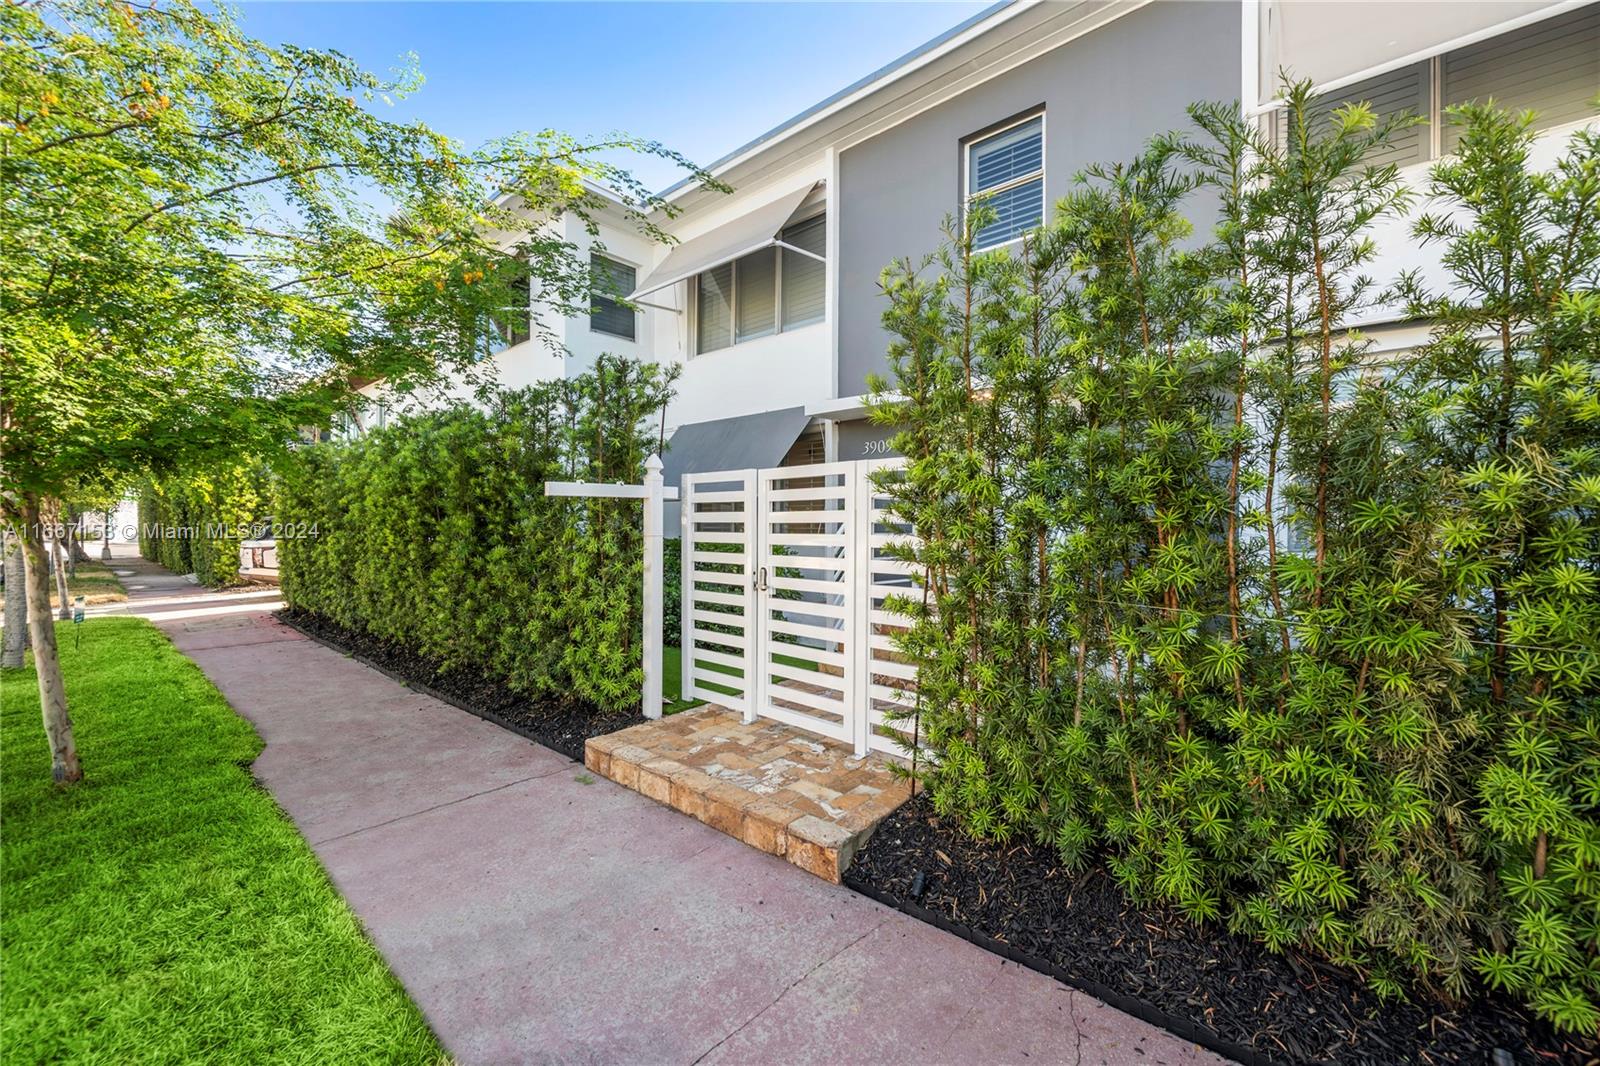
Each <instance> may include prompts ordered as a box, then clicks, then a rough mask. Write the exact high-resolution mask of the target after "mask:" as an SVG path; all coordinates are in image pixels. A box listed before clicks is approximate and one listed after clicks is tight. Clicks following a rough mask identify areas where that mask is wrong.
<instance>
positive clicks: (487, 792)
mask: <svg viewBox="0 0 1600 1066" xmlns="http://www.w3.org/2000/svg"><path fill="white" fill-rule="evenodd" d="M569 769H570V767H567V766H558V767H556V768H555V769H554V770H547V771H545V772H544V773H542V774H529V775H528V776H527V777H519V778H517V779H516V780H515V781H507V782H506V783H505V784H503V785H496V786H495V787H494V788H486V789H484V790H483V791H482V792H474V793H472V794H471V795H467V796H458V797H457V798H455V799H453V800H446V801H445V802H444V803H436V804H434V805H433V806H431V807H424V808H422V809H421V810H416V811H408V812H407V813H405V814H401V815H396V816H395V817H393V818H388V819H385V820H384V821H381V822H374V823H372V824H371V825H364V826H362V827H361V828H359V829H352V830H350V831H349V832H348V833H340V834H338V835H337V836H331V837H321V838H319V839H317V840H313V841H311V846H312V847H321V846H322V845H323V844H332V843H335V842H337V841H340V840H347V839H349V838H350V837H353V836H357V835H359V834H361V833H365V832H368V831H369V830H373V829H382V828H383V827H384V826H389V825H394V824H395V823H396V822H403V821H405V820H407V819H408V818H416V817H417V816H419V815H423V814H431V813H432V812H434V811H442V810H444V809H445V808H446V807H454V806H455V805H456V804H458V803H465V802H466V801H467V800H470V799H477V798H478V797H479V796H492V795H493V794H494V793H496V792H502V791H504V790H505V789H508V788H513V787H515V786H517V785H521V784H525V783H526V782H529V781H537V780H539V779H540V778H543V777H549V776H551V775H552V774H559V773H563V772H565V771H567V770H569Z"/></svg>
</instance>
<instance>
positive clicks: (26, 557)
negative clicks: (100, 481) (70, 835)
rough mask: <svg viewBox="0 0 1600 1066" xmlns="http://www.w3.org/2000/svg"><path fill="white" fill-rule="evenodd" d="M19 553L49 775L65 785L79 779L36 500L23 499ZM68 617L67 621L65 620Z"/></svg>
mask: <svg viewBox="0 0 1600 1066" xmlns="http://www.w3.org/2000/svg"><path fill="white" fill-rule="evenodd" d="M21 504H22V526H23V534H22V538H21V539H22V552H23V561H24V563H25V566H26V572H27V578H26V581H27V588H28V633H29V636H31V637H32V638H33V662H34V670H35V673H37V674H38V677H39V710H40V712H41V714H42V715H43V717H44V734H45V737H46V738H47V739H48V740H49V742H50V775H51V777H53V778H54V779H55V780H56V781H57V782H58V783H61V784H69V783H71V782H73V781H78V780H81V779H82V778H83V768H82V767H81V766H79V765H78V749H77V748H76V747H75V746H74V745H73V743H72V718H71V716H69V715H68V713H67V686H66V682H65V680H64V679H63V678H62V676H61V657H60V655H59V653H58V651H57V649H56V627H55V623H54V622H52V621H51V620H50V555H49V552H48V551H46V549H45V543H44V531H43V529H42V527H41V522H40V516H39V498H38V497H37V496H35V495H33V494H32V493H27V494H24V495H23V497H22V500H21ZM69 617H70V616H69Z"/></svg>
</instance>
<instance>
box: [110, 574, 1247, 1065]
mask: <svg viewBox="0 0 1600 1066" xmlns="http://www.w3.org/2000/svg"><path fill="white" fill-rule="evenodd" d="M118 565H119V567H122V568H135V569H137V570H138V571H139V574H140V580H139V583H140V584H142V585H144V586H145V587H144V589H141V592H143V593H144V597H152V598H153V597H155V596H159V595H162V594H163V593H166V594H168V595H170V594H171V593H172V592H173V591H176V589H175V586H174V585H173V584H171V583H170V581H169V580H164V579H161V578H160V577H159V576H158V575H159V574H160V571H158V570H153V569H152V568H150V564H147V563H144V562H143V561H137V560H127V559H119V560H118ZM190 588H191V589H192V588H193V587H192V586H190ZM144 597H141V596H138V595H136V596H135V597H134V602H133V603H131V604H130V613H135V614H144V613H146V612H144V611H141V610H140V605H139V603H138V600H139V599H141V598H144ZM163 613H164V612H162V611H160V610H153V611H150V612H148V616H149V617H151V618H152V621H155V622H156V623H157V624H159V625H161V626H162V627H163V628H164V629H166V630H167V631H168V632H169V633H170V634H171V636H172V638H173V640H174V642H175V643H176V644H177V646H178V647H179V648H180V649H182V650H183V651H185V652H186V653H188V654H189V655H190V656H191V657H192V658H193V659H194V660H195V661H196V662H197V663H199V665H200V667H201V668H202V669H203V670H204V671H205V672H206V673H207V674H208V675H209V676H210V677H211V679H212V680H213V681H214V682H215V683H216V684H217V686H218V687H219V688H220V689H221V690H222V692H223V694H224V695H226V696H227V698H228V700H229V701H230V702H231V703H232V704H233V706H234V707H235V708H236V709H237V710H238V711H239V712H240V713H242V714H243V715H245V716H246V717H247V718H249V719H250V720H251V721H252V722H254V723H255V725H256V728H257V729H258V730H260V732H261V735H262V736H263V738H265V740H266V742H267V747H266V750H265V752H264V753H263V754H262V756H261V758H260V759H259V760H258V761H257V762H256V765H255V772H256V775H257V776H258V777H259V778H260V779H261V781H262V783H263V784H265V785H266V787H268V788H269V789H271V791H272V793H273V794H274V795H275V796H276V797H277V799H278V802H279V803H280V804H282V806H283V808H284V809H285V810H286V811H287V812H288V813H289V815H290V816H291V817H293V818H294V820H295V822H296V823H297V824H298V825H299V826H300V829H301V830H302V832H304V833H305V835H306V837H307V838H308V839H309V840H310V841H311V842H312V845H313V847H314V848H315V849H316V851H317V854H318V855H319V856H320V857H321V859H322V861H323V863H324V864H325V865H326V866H327V869H328V871H329V873H330V874H331V875H332V877H333V880H334V882H335V884H337V886H338V888H339V890H340V892H342V893H343V894H344V896H345V898H346V899H348V900H349V901H350V903H351V905H352V906H353V907H354V908H355V910H356V912H357V913H358V914H359V915H360V917H361V920H362V921H363V922H364V923H365V925H366V928H367V930H368V932H369V933H370V935H371V936H372V939H373V940H374V941H375V942H376V944H377V945H378V948H379V949H380V950H381V951H382V952H383V954H384V957H385V958H387V959H388V960H389V964H390V965H391V966H392V967H393V968H394V971H395V973H396V974H397V975H398V976H399V977H400V979H401V981H403V982H404V983H405V986H406V988H407V990H408V991H409V992H410V993H411V995H412V996H413V997H414V998H415V1000H416V1001H417V1003H418V1004H419V1005H420V1006H421V1008H422V1010H423V1013H424V1014H425V1015H426V1016H427V1018H428V1021H429V1022H430V1023H431V1024H432V1025H433V1027H434V1030H435V1031H436V1032H437V1033H438V1034H439V1037H440V1039H442V1040H443V1042H444V1044H445V1046H446V1047H447V1048H448V1049H449V1050H450V1052H451V1053H452V1054H453V1055H454V1056H455V1058H456V1060H457V1061H459V1062H461V1063H515V1062H563V1063H566V1062H584V1063H587V1062H596V1063H697V1062H730V1063H785V1064H787V1063H809V1062H817V1063H823V1062H826V1063H916V1064H919V1066H928V1064H937V1063H956V1062H961V1063H969V1062H1006V1063H1021V1062H1029V1063H1056V1062H1071V1063H1078V1064H1088V1063H1115V1064H1123V1063H1134V1062H1137V1063H1147V1064H1157V1063H1219V1062H1222V1061H1224V1060H1222V1059H1219V1058H1217V1057H1216V1056H1215V1055H1212V1054H1211V1053H1209V1052H1205V1051H1202V1050H1200V1049H1199V1048H1197V1047H1195V1046H1194V1045H1192V1044H1187V1043H1184V1042H1182V1041H1180V1040H1178V1039H1177V1038H1176V1037H1173V1036H1171V1035H1169V1034H1167V1033H1165V1032H1163V1031H1161V1030H1158V1029H1155V1028H1152V1027H1151V1026H1149V1025H1147V1024H1145V1023H1144V1022H1141V1021H1138V1020H1136V1019H1134V1018H1132V1017H1129V1016H1128V1015H1126V1014H1123V1013H1121V1012H1120V1011H1117V1010H1115V1009H1113V1008H1111V1007H1107V1006H1105V1005H1103V1004H1101V1003H1099V1002H1098V1001H1096V1000H1094V999H1091V998H1090V997H1088V996H1085V995H1083V994H1082V993H1078V992H1074V991H1072V990H1071V989H1068V988H1065V987H1063V986H1062V985H1060V984H1058V983H1056V982H1055V981H1052V980H1050V979H1049V978H1046V977H1043V976H1040V975H1039V974H1036V973H1033V972H1032V971H1030V970H1026V969H1022V968H1019V967H1017V966H1015V965H1013V964H1010V963H1007V962H1004V961H1002V960H1000V959H998V958H996V957H995V956H993V955H990V954H989V953H987V952H985V951H982V950H980V949H978V948H976V947H974V946H972V945H971V944H968V943H967V942H965V941H963V940H960V939H959V938H957V937H954V936H951V935H949V934H946V933H943V932H940V931H938V930H936V929H933V928H931V927H929V926H926V925H923V924H921V923H919V922H917V921H915V920H914V919H911V918H909V917H907V916H905V915H902V914H899V913H898V912H895V911H892V910H889V909H888V908H885V907H883V906H880V905H879V904H877V903H874V902H872V901H870V900H867V899H865V898H863V897H861V896H858V895H856V894H855V893H852V892H850V891H849V890H848V889H843V888H837V887H834V886H831V885H828V884H825V883H824V882H822V881H820V880H818V879H817V878H814V877H812V876H810V875H808V874H805V873H803V872H801V871H799V870H797V869H795V868H794V867H792V866H790V865H789V864H788V863H785V862H783V861H782V860H781V859H774V858H772V857H770V856H767V855H764V854H761V853H759V852H757V851H755V850H753V849H751V848H748V847H745V846H744V845H742V844H740V843H738V842H736V841H734V840H732V839H731V838H729V837H726V836H723V835H722V834H721V833H718V832H716V831H715V830H713V829H710V828H708V827H706V826H704V825H701V824H699V823H698V822H695V821H693V820H692V819H689V818H686V817H684V816H683V815H680V814H677V813H675V812H673V811H671V810H669V809H667V808H666V807H662V806H659V805H657V804H655V803H652V802H651V801H650V800H647V799H645V798H644V797H642V796H640V795H638V794H636V793H633V792H630V791H627V790H625V789H622V788H619V787H616V786H614V785H612V784H611V783H609V782H607V781H604V780H596V779H595V778H593V777H592V776H591V775H589V774H587V773H585V772H584V770H583V767H582V766H580V765H578V764H576V763H573V762H571V761H570V760H568V759H566V758H565V757H563V756H560V755H557V754H555V753H554V752H551V751H549V750H547V749H545V748H542V747H539V746H538V745H535V744H531V743H529V742H528V741H526V740H523V739H521V738H519V737H517V736H514V735H513V734H511V733H508V732H505V731H504V730H501V729H499V728H497V727H495V726H493V725H490V724H488V723H486V722H483V721H481V720H480V719H477V718H474V717H472V716H470V715H467V714H464V713H462V712H461V711H458V710H456V709H454V708H452V707H449V706H447V705H445V704H442V703H440V702H438V701H436V700H433V699H431V698H429V697H426V696H423V695H420V694H418V693H415V692H412V691H410V690H409V689H407V688H406V687H404V686H403V685H400V684H397V683H396V682H394V681H391V680H390V679H388V678H387V677H385V676H383V675H382V674H379V673H377V672H376V671H373V670H370V669H368V668H366V667H364V666H361V665H360V664H358V663H356V662H354V661H352V660H350V659H347V658H345V657H344V656H342V655H340V654H339V653H337V652H335V651H332V650H330V649H328V648H326V647H323V646H322V645H320V644H317V643H315V642H312V641H308V640H305V639H304V638H302V637H301V636H300V635H299V634H297V633H295V632H294V631H293V630H291V629H288V628H287V627H285V626H282V625H280V624H278V623H277V622H276V621H274V620H273V619H272V618H271V617H270V616H269V615H268V614H266V613H265V612H264V611H255V612H251V611H249V610H241V611H238V612H234V613H226V614H221V615H192V614H187V613H185V614H183V615H181V616H179V617H165V618H164V617H163Z"/></svg>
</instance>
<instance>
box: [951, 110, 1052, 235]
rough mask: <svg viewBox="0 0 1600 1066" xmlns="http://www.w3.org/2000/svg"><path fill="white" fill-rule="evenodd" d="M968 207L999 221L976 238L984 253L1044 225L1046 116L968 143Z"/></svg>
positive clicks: (1030, 119) (988, 226)
mask: <svg viewBox="0 0 1600 1066" xmlns="http://www.w3.org/2000/svg"><path fill="white" fill-rule="evenodd" d="M966 184H967V195H966V204H967V206H968V208H969V209H970V208H971V207H972V206H973V205H974V204H978V203H982V204H983V205H985V206H987V207H988V208H989V209H990V210H991V211H993V212H994V214H995V217H994V218H993V219H992V220H991V221H990V222H989V223H988V225H986V226H984V227H983V229H982V230H980V231H979V232H978V233H977V235H976V236H975V238H974V243H975V245H976V247H978V248H993V247H995V246H996V245H1000V244H1004V243H1006V242H1007V241H1011V240H1015V239H1016V238H1018V237H1020V236H1022V235H1023V234H1024V233H1026V232H1027V231H1028V230H1030V229H1032V228H1033V227H1035V226H1037V225H1039V223H1041V222H1043V221H1044V116H1043V115H1042V114H1041V115H1035V116H1033V117H1032V118H1029V119H1024V120H1023V121H1021V122H1018V123H1017V124H1015V125H1013V126H1009V127H1007V128H1006V129H1003V130H1000V131H999V132H997V133H991V134H988V135H987V136H984V137H981V138H978V139H976V140H972V141H970V142H968V144H967V147H966Z"/></svg>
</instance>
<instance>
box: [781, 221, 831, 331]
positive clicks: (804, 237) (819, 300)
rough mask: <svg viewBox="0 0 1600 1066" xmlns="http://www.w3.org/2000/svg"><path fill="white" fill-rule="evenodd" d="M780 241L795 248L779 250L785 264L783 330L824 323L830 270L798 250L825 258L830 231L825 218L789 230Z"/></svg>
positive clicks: (805, 222) (803, 223)
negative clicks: (797, 249) (801, 249)
mask: <svg viewBox="0 0 1600 1066" xmlns="http://www.w3.org/2000/svg"><path fill="white" fill-rule="evenodd" d="M778 239H779V240H780V241H781V242H782V243H784V244H787V245H791V246H792V247H789V248H783V249H780V251H781V253H782V254H781V255H780V257H779V258H780V259H781V260H782V261H783V328H784V329H797V328H798V327H800V326H809V325H810V324H811V323H813V322H821V321H822V319H823V317H824V316H825V315H826V314H827V298H828V295H827V276H828V268H827V266H826V265H825V264H823V262H822V261H821V260H818V259H813V258H811V256H809V255H804V254H802V253H800V252H797V251H795V248H803V249H804V250H805V251H807V252H811V253H812V254H813V255H824V254H826V252H827V242H828V227H827V225H826V222H825V220H824V218H823V216H822V215H818V216H817V217H816V218H808V219H806V220H805V221H804V222H801V223H798V224H796V225H793V226H790V227H789V228H788V229H786V230H784V231H783V232H782V233H781V234H779V236H778Z"/></svg>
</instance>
